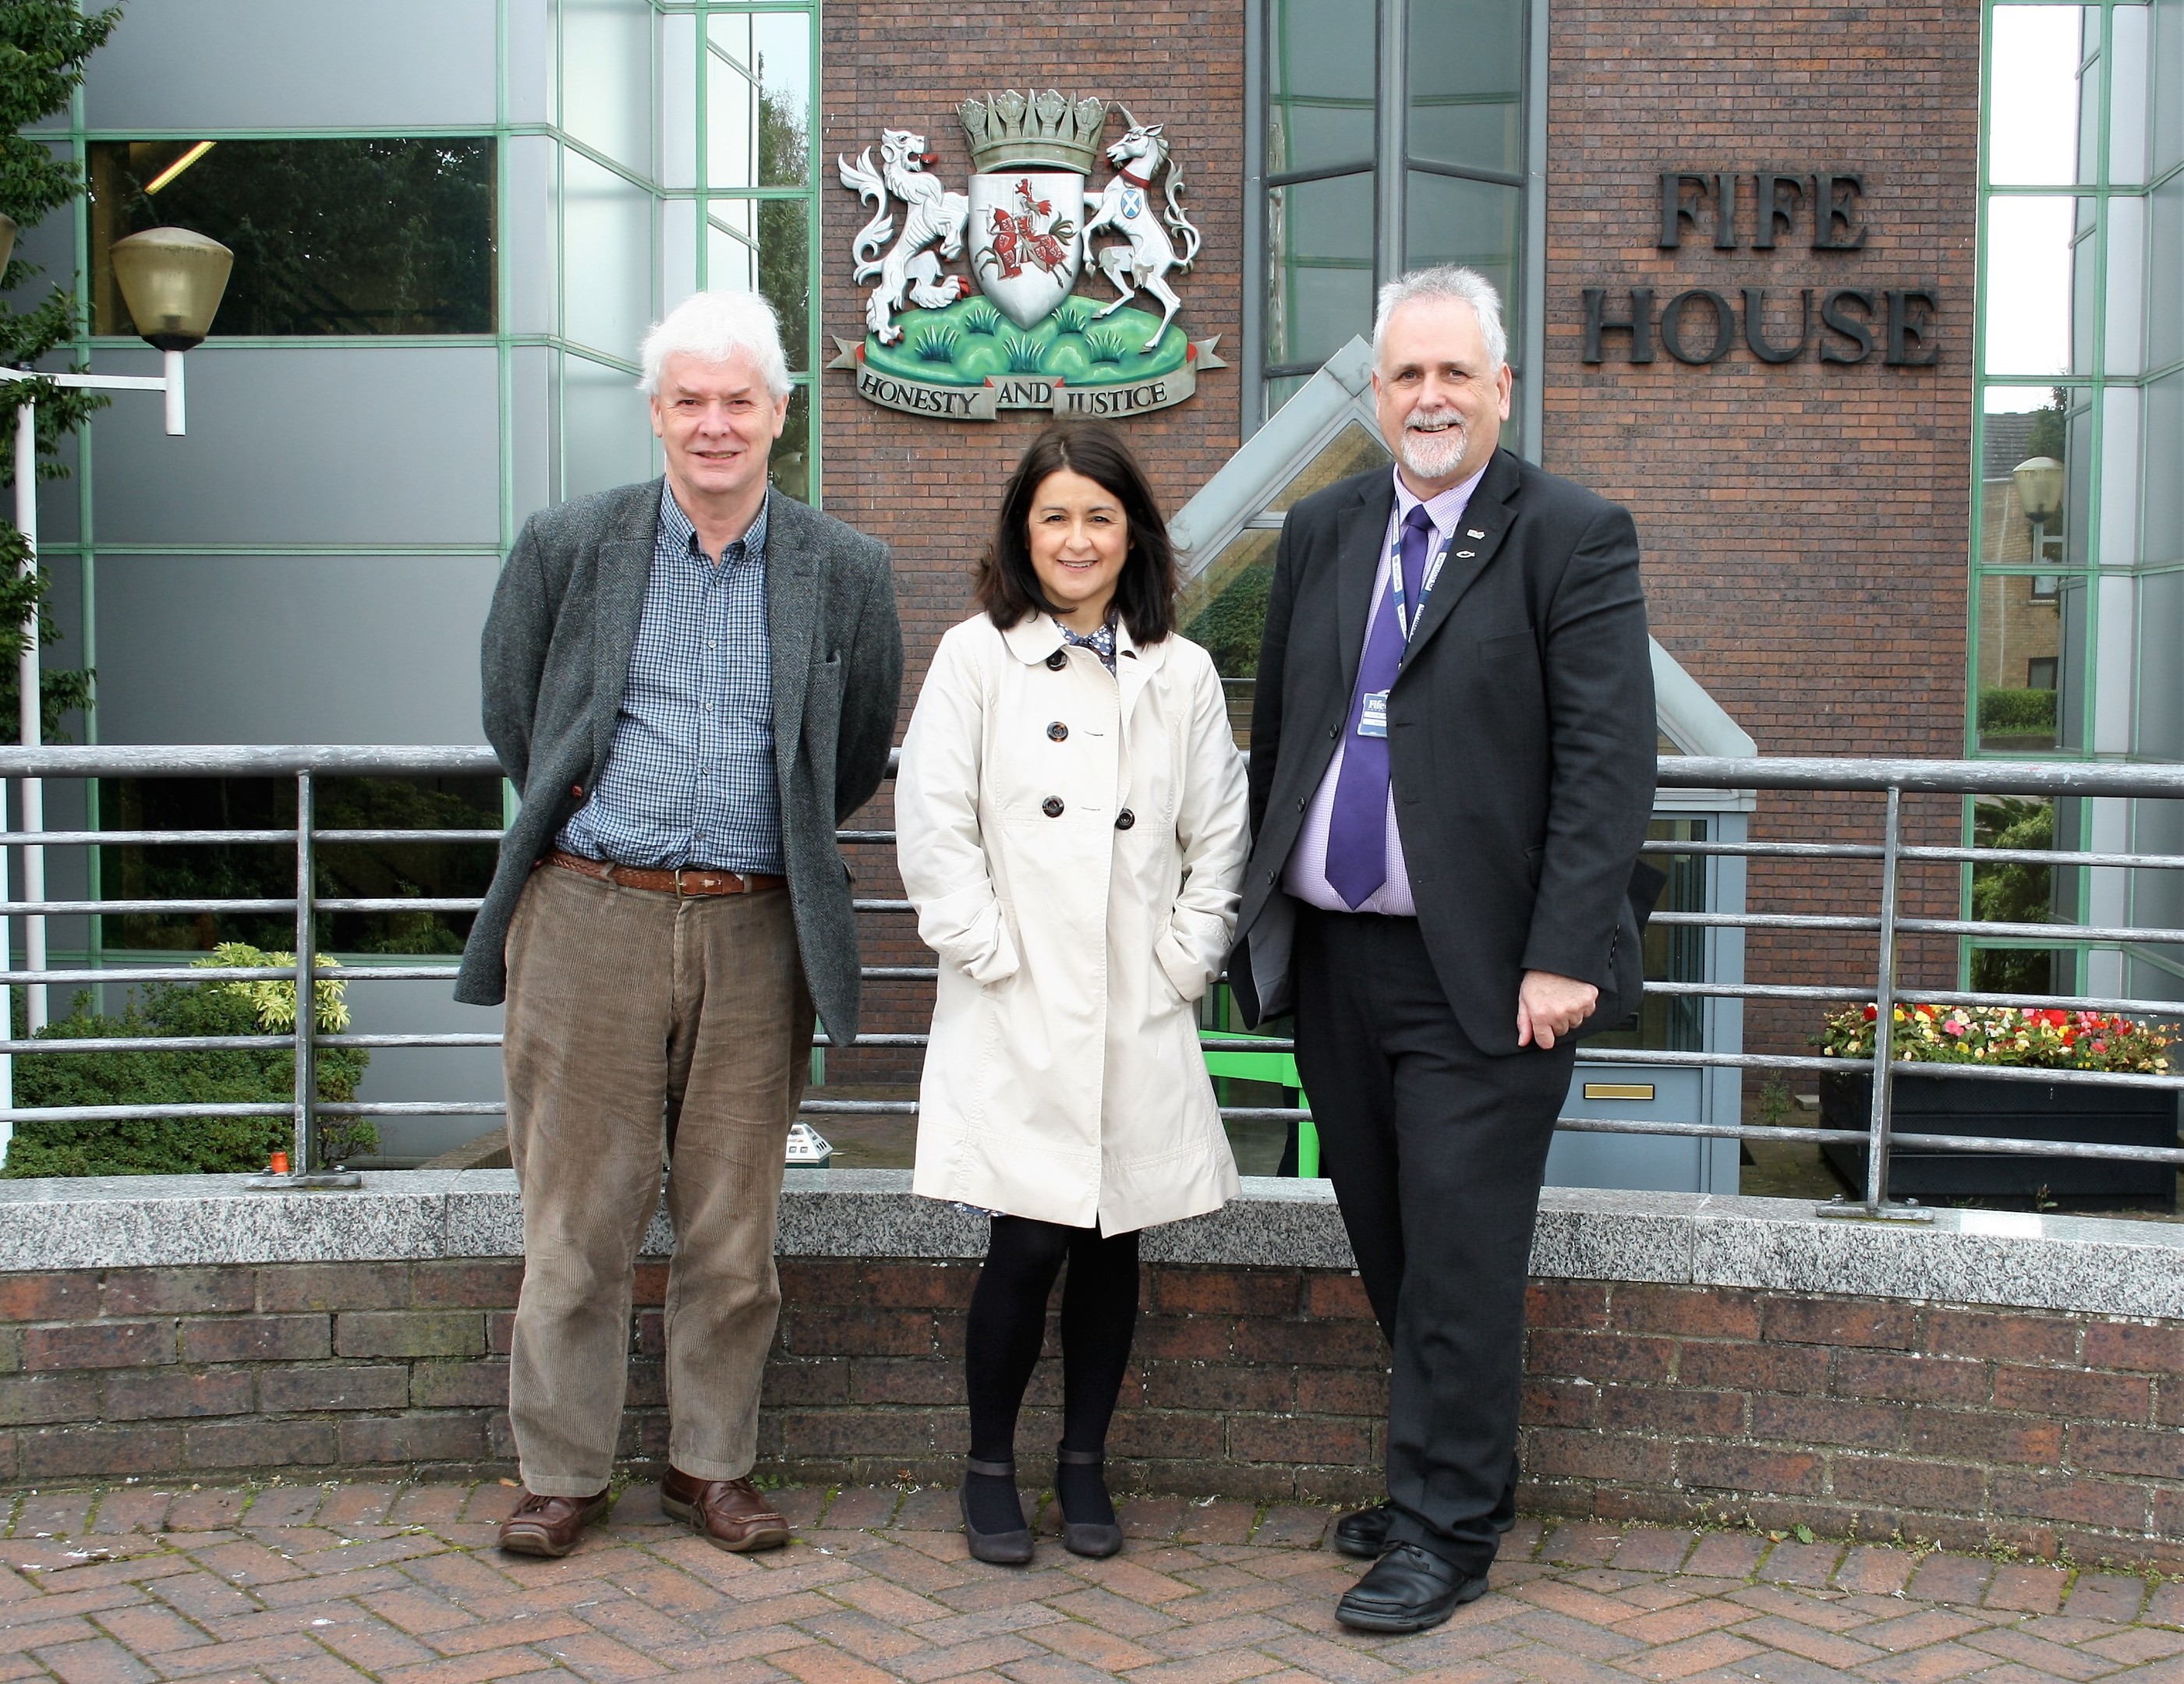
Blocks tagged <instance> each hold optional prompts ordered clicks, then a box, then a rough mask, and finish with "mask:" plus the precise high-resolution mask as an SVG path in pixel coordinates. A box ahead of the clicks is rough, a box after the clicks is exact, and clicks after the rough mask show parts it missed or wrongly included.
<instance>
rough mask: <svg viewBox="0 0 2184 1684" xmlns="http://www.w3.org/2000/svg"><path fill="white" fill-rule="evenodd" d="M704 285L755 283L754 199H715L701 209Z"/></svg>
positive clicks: (750, 285) (747, 287)
mask: <svg viewBox="0 0 2184 1684" xmlns="http://www.w3.org/2000/svg"><path fill="white" fill-rule="evenodd" d="M705 222H706V227H705V284H706V285H707V286H708V287H741V288H743V289H744V291H745V292H749V290H751V289H752V288H753V287H756V286H757V285H758V201H757V200H756V199H752V198H716V199H715V200H714V201H713V202H712V203H711V204H709V205H708V206H707V207H706V208H705Z"/></svg>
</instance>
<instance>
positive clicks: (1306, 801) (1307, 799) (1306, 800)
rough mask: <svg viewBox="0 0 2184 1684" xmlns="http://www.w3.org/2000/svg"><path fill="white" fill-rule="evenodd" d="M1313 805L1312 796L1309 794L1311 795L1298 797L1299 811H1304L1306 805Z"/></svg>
mask: <svg viewBox="0 0 2184 1684" xmlns="http://www.w3.org/2000/svg"><path fill="white" fill-rule="evenodd" d="M1311 805H1312V797H1311V796H1309V795H1300V796H1298V797H1297V811H1299V812H1302V811H1304V810H1305V809H1306V808H1307V807H1308V806H1311Z"/></svg>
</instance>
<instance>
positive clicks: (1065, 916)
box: [895, 614, 1251, 1235]
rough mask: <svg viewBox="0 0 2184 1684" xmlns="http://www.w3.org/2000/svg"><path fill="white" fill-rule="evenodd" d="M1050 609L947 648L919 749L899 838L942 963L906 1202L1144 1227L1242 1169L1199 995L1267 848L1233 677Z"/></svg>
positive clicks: (909, 883)
mask: <svg viewBox="0 0 2184 1684" xmlns="http://www.w3.org/2000/svg"><path fill="white" fill-rule="evenodd" d="M1115 655H1116V660H1115V673H1114V676H1113V677H1112V678H1111V677H1109V675H1108V673H1107V672H1106V669H1105V668H1104V667H1103V666H1101V665H1100V658H1099V657H1098V656H1097V655H1095V654H1093V653H1092V651H1091V650H1087V649H1081V648H1077V647H1074V646H1072V645H1069V644H1065V643H1064V642H1063V640H1062V637H1061V628H1060V627H1058V626H1057V625H1056V623H1055V622H1054V621H1053V619H1052V618H1051V617H1050V616H1047V615H1044V614H1042V615H1039V616H1038V617H1036V618H1034V619H1029V620H1026V621H1023V622H1020V623H1019V624H1018V625H1017V626H1016V627H1014V628H1013V629H1011V631H1009V632H1007V633H1002V632H1000V631H999V630H997V629H995V626H994V623H993V622H992V621H991V620H989V619H988V618H987V617H986V616H983V615H981V616H979V617H978V618H977V619H975V620H967V621H966V622H963V623H962V624H961V625H960V626H957V627H956V628H955V629H954V630H952V631H950V633H948V635H947V636H946V637H944V638H942V639H941V640H940V647H939V650H938V651H936V652H935V654H934V655H933V667H932V670H931V671H930V672H928V674H927V675H926V679H925V688H924V690H923V691H922V693H921V694H920V695H919V696H918V699H917V711H916V713H915V714H914V715H913V716H912V717H911V722H910V734H909V735H908V736H907V737H906V738H905V739H904V742H903V748H902V761H901V767H900V772H899V774H898V776H897V778H896V782H895V830H896V834H897V837H898V841H897V844H896V846H897V848H898V849H899V850H900V858H901V862H902V880H903V886H904V888H905V889H906V890H907V891H908V893H909V895H910V900H911V905H912V906H915V907H916V908H917V933H918V934H919V935H921V936H922V937H923V938H924V940H925V942H926V945H928V946H929V947H931V948H932V949H933V951H935V952H936V953H938V954H939V956H940V986H939V998H938V1000H937V1001H936V1002H935V1005H934V1007H933V1038H932V1040H931V1042H930V1043H929V1044H928V1047H927V1049H926V1054H925V1079H924V1083H923V1085H922V1089H921V1091H920V1099H919V1112H918V1125H917V1174H916V1175H915V1177H914V1179H913V1181H912V1187H913V1190H914V1191H917V1192H919V1193H922V1194H924V1195H926V1196H928V1197H931V1198H936V1199H955V1200H961V1201H962V1202H965V1203H967V1204H973V1205H978V1206H982V1207H985V1208H987V1209H989V1210H999V1211H1004V1212H1006V1213H1009V1214H1010V1215H1012V1216H1026V1217H1035V1218H1039V1220H1041V1221H1045V1222H1056V1223H1063V1224H1068V1225H1069V1226H1071V1227H1075V1228H1089V1227H1090V1226H1091V1225H1092V1224H1094V1222H1095V1221H1097V1223H1098V1224H1099V1225H1100V1231H1101V1232H1103V1233H1106V1234H1110V1235H1113V1234H1127V1233H1128V1232H1130V1231H1132V1230H1134V1229H1139V1228H1148V1227H1151V1226H1152V1225H1154V1224H1157V1223H1163V1222H1175V1221H1178V1220H1180V1219H1181V1218H1184V1217H1189V1216H1199V1215H1202V1214H1204V1213H1206V1212H1208V1211H1212V1210H1217V1209H1219V1208H1220V1207H1221V1206H1222V1204H1223V1202H1225V1201H1227V1200H1229V1199H1230V1198H1232V1197H1234V1196H1235V1193H1236V1191H1237V1181H1236V1161H1235V1158H1234V1157H1233V1156H1232V1155H1231V1153H1230V1152H1229V1140H1228V1136H1227V1135H1225V1134H1223V1131H1222V1128H1221V1118H1220V1113H1219V1112H1218V1110H1217V1108H1216V1107H1215V1104H1214V1100H1213V1089H1212V1083H1211V1082H1210V1081H1209V1080H1208V1079H1207V1077H1206V1062H1205V1059H1204V1057H1203V1055H1202V1054H1201V1052H1200V1051H1199V1046H1198V1027H1197V1021H1196V1014H1195V1012H1194V1010H1193V1002H1194V1001H1197V1000H1198V999H1199V998H1200V997H1201V995H1204V994H1205V992H1206V989H1207V988H1208V987H1210V986H1211V985H1212V980H1213V979H1214V978H1215V977H1216V976H1217V975H1218V974H1219V973H1220V971H1221V966H1222V962H1223V959H1224V957H1225V956H1226V955H1227V952H1228V949H1229V940H1230V938H1231V937H1232V935H1233V934H1234V929H1235V923H1236V906H1237V900H1238V887H1239V884H1240V882H1241V880H1242V878H1243V873H1244V859H1245V854H1246V852H1247V851H1248V850H1249V848H1250V844H1251V826H1250V821H1249V817H1248V811H1247V801H1246V796H1245V783H1244V767H1243V761H1242V758H1241V756H1239V755H1238V754H1237V752H1236V744H1235V739H1234V736H1233V735H1232V734H1231V733H1230V729H1229V711H1228V708H1227V705H1226V704H1225V703H1224V701H1223V698H1222V694H1221V680H1220V678H1219V676H1218V675H1217V673H1216V672H1214V670H1213V662H1212V659H1211V657H1209V656H1208V655H1206V651H1205V650H1202V649H1201V648H1200V647H1199V646H1198V645H1197V644H1194V643H1190V642H1187V641H1186V640H1185V639H1184V638H1180V637H1175V636H1171V637H1169V638H1167V639H1165V640H1164V641H1162V642H1160V643H1156V644H1148V645H1147V646H1145V647H1144V648H1142V649H1140V648H1139V647H1137V646H1136V645H1134V644H1132V643H1131V641H1130V638H1129V634H1128V631H1127V629H1126V628H1124V627H1121V626H1117V627H1116V633H1115Z"/></svg>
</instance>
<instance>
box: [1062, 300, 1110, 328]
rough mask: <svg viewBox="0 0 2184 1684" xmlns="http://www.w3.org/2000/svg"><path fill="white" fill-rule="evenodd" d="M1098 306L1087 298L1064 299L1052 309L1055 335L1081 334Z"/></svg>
mask: <svg viewBox="0 0 2184 1684" xmlns="http://www.w3.org/2000/svg"><path fill="white" fill-rule="evenodd" d="M1098 309H1099V306H1098V305H1096V304H1094V303H1093V302H1092V300H1091V299H1089V298H1065V299H1063V300H1062V302H1061V303H1060V304H1056V306H1055V309H1054V318H1053V320H1054V331H1055V332H1056V333H1082V332H1084V326H1085V324H1086V323H1087V322H1089V321H1091V320H1092V317H1093V315H1095V313H1096V312H1097V310H1098Z"/></svg>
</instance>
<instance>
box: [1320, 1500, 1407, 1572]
mask: <svg viewBox="0 0 2184 1684" xmlns="http://www.w3.org/2000/svg"><path fill="white" fill-rule="evenodd" d="M1395 1519H1396V1510H1395V1506H1394V1505H1393V1504H1392V1503H1387V1502H1385V1500H1384V1501H1382V1502H1379V1503H1374V1504H1373V1506H1372V1507H1371V1508H1358V1509H1353V1510H1352V1511H1351V1513H1349V1514H1346V1515H1344V1516H1343V1517H1342V1518H1341V1519H1340V1520H1337V1521H1336V1522H1335V1523H1334V1547H1335V1548H1337V1549H1339V1550H1340V1551H1341V1552H1342V1553H1343V1554H1345V1555H1354V1556H1356V1557H1357V1559H1359V1560H1360V1561H1377V1560H1379V1558H1380V1552H1381V1551H1382V1550H1384V1549H1385V1548H1387V1547H1388V1528H1389V1527H1390V1525H1393V1524H1394V1523H1395Z"/></svg>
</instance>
